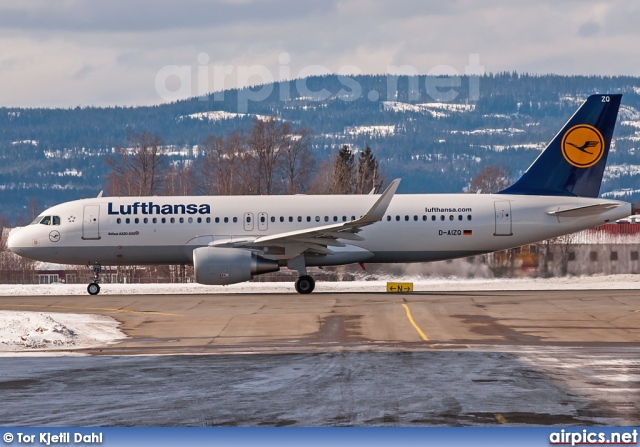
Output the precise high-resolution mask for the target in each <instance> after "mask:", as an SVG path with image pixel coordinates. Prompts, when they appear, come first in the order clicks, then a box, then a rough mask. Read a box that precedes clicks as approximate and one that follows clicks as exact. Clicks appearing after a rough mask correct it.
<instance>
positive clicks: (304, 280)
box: [296, 275, 316, 295]
mask: <svg viewBox="0 0 640 447" xmlns="http://www.w3.org/2000/svg"><path fill="white" fill-rule="evenodd" d="M315 287H316V282H315V280H314V279H313V278H312V277H311V276H309V275H302V276H301V277H299V278H298V279H297V280H296V291H297V292H298V293H302V294H305V295H306V294H307V293H311V292H313V289H314V288H315Z"/></svg>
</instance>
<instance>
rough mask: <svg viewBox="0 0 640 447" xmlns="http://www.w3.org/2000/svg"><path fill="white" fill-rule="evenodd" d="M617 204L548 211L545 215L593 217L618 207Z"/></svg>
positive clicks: (600, 204)
mask: <svg viewBox="0 0 640 447" xmlns="http://www.w3.org/2000/svg"><path fill="white" fill-rule="evenodd" d="M619 206H620V204H617V203H597V204H595V205H586V206H579V207H577V208H569V209H566V210H558V211H549V212H548V213H547V214H549V215H550V216H557V217H585V216H595V215H596V214H602V213H604V212H605V211H609V210H611V209H613V208H617V207H619Z"/></svg>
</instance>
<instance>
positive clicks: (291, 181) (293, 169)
mask: <svg viewBox="0 0 640 447" xmlns="http://www.w3.org/2000/svg"><path fill="white" fill-rule="evenodd" d="M312 138H313V132H312V131H311V130H309V129H307V128H306V127H301V128H298V129H295V131H294V133H292V134H290V135H289V142H288V144H286V145H284V146H283V147H282V152H283V153H282V156H281V169H282V175H283V180H284V186H285V191H284V192H285V193H286V194H297V193H300V192H305V191H307V189H308V188H309V186H310V185H309V182H310V179H311V173H312V172H313V168H314V164H315V160H314V158H313V154H312V153H311V139H312Z"/></svg>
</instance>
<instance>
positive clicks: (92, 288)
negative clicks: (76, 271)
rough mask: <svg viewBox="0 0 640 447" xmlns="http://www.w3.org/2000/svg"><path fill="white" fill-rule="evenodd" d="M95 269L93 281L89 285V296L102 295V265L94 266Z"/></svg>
mask: <svg viewBox="0 0 640 447" xmlns="http://www.w3.org/2000/svg"><path fill="white" fill-rule="evenodd" d="M91 267H92V268H93V281H92V282H90V283H89V285H88V286H87V292H89V295H97V294H99V293H100V285H99V284H98V283H99V282H100V272H101V271H102V267H101V266H100V264H93V265H92V266H91Z"/></svg>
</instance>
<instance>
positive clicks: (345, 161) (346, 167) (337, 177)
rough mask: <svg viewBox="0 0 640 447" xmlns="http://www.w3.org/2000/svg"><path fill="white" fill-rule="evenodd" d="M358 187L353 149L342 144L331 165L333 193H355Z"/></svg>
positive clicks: (331, 190) (331, 189)
mask: <svg viewBox="0 0 640 447" xmlns="http://www.w3.org/2000/svg"><path fill="white" fill-rule="evenodd" d="M355 189H356V172H355V163H354V155H353V151H352V150H351V148H350V147H349V146H347V145H346V144H345V145H344V146H342V148H341V149H340V151H339V152H338V155H336V158H335V159H334V161H333V165H332V167H331V188H330V192H331V194H353V193H354V191H355Z"/></svg>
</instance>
